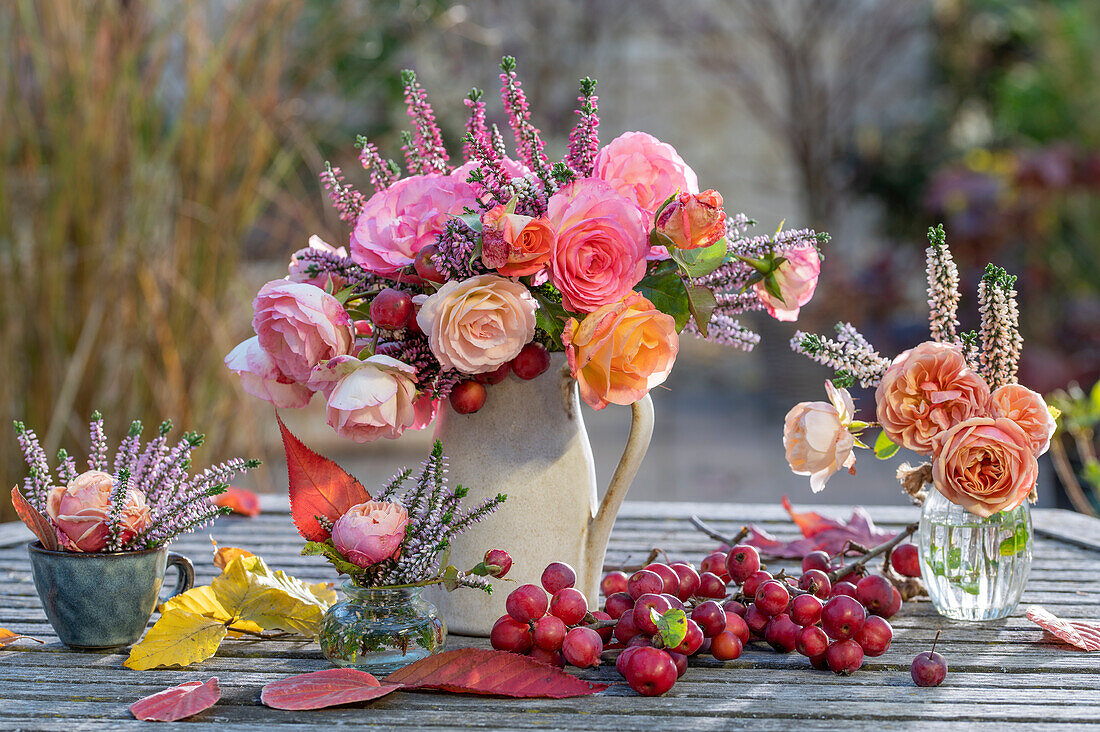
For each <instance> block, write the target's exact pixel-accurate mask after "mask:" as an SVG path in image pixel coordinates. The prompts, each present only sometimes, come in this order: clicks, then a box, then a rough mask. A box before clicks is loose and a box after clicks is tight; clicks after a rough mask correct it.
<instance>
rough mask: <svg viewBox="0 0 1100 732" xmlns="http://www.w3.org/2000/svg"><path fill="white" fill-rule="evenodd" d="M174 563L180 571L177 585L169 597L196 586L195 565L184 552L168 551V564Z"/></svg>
mask: <svg viewBox="0 0 1100 732" xmlns="http://www.w3.org/2000/svg"><path fill="white" fill-rule="evenodd" d="M173 565H175V567H176V569H177V570H178V571H179V575H178V578H177V579H176V587H175V589H174V590H172V594H170V595H169V596H168V598H171V597H175V596H176V595H178V594H180V593H182V592H187V591H188V590H190V589H191V588H192V587H194V586H195V567H194V565H192V564H191V560H190V559H188V558H187V557H185V556H183V555H182V554H176V553H175V552H168V566H169V567H171V566H173ZM168 598H165V599H168Z"/></svg>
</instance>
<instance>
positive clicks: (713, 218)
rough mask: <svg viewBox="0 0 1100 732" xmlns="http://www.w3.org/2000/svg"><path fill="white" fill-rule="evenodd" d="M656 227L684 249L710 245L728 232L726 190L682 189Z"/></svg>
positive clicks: (676, 245)
mask: <svg viewBox="0 0 1100 732" xmlns="http://www.w3.org/2000/svg"><path fill="white" fill-rule="evenodd" d="M656 229H657V232H658V233H660V234H663V235H664V236H666V237H668V239H669V241H671V242H672V245H673V246H675V247H678V248H680V249H700V248H702V247H709V246H710V245H712V244H714V243H716V242H717V241H718V240H719V239H721V238H722V237H723V236H725V235H726V212H725V211H724V210H723V209H722V194H721V193H719V192H718V191H703V192H702V193H680V194H679V195H678V196H676V198H674V199H673V200H672V201H671V202H670V203H669V204H668V205H667V206H665V207H664V208H663V209H662V210H661V213H660V215H658V216H657V222H656ZM815 279H816V278H815Z"/></svg>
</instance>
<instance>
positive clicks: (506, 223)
mask: <svg viewBox="0 0 1100 732" xmlns="http://www.w3.org/2000/svg"><path fill="white" fill-rule="evenodd" d="M481 225H482V261H483V262H484V263H485V265H486V266H491V267H493V268H495V269H496V271H497V272H499V273H500V274H502V275H504V276H505V277H525V276H527V275H533V274H535V273H536V272H538V271H540V270H542V269H545V268H546V265H547V262H549V260H550V250H551V249H553V247H554V230H553V229H552V228H550V222H549V221H547V220H546V219H536V218H534V217H532V216H524V215H522V214H517V213H509V212H508V210H507V208H506V207H505V206H496V207H494V208H492V209H490V210H488V211H486V212H485V213H483V214H482V215H481Z"/></svg>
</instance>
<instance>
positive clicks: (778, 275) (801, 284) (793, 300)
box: [753, 244, 821, 322]
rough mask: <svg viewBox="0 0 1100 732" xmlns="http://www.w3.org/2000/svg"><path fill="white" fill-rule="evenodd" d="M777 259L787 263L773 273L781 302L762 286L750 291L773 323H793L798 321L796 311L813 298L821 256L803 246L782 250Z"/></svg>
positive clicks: (807, 246) (811, 246) (812, 248)
mask: <svg viewBox="0 0 1100 732" xmlns="http://www.w3.org/2000/svg"><path fill="white" fill-rule="evenodd" d="M780 256H782V257H786V259H787V261H786V262H784V263H783V264H781V265H779V268H778V269H776V271H775V281H776V283H777V284H778V285H779V292H780V293H781V294H782V295H783V297H782V299H780V298H777V297H776V296H775V295H773V294H771V293H770V292H768V290H767V288H766V287H765V286H764V283H763V282H757V283H756V284H755V285H753V290H754V291H755V292H756V296H757V297H759V298H760V301H761V302H762V303H764V309H766V310H767V311H768V315H770V316H772V317H773V318H775V319H776V320H781V321H788V322H793V321H795V320H798V311H799V309H800V308H801V307H802V306H803V305H805V304H806V303H808V302H809V301H810V300H811V299H812V298H813V296H814V290H816V289H817V279H818V277H819V276H820V275H821V255H820V254H819V253H818V251H817V249H816V248H815V247H814V246H813V245H812V244H804V245H802V246H797V247H793V248H791V249H787V250H784V251H782V252H780Z"/></svg>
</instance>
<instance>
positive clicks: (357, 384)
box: [309, 355, 416, 442]
mask: <svg viewBox="0 0 1100 732" xmlns="http://www.w3.org/2000/svg"><path fill="white" fill-rule="evenodd" d="M309 383H310V386H312V387H313V388H315V389H317V390H318V391H322V392H324V394H325V398H326V405H325V416H326V418H327V422H328V424H329V426H330V427H332V428H333V429H334V430H336V434H338V435H340V436H341V437H345V438H347V439H350V440H354V441H355V442H373V441H374V440H377V439H378V438H379V437H385V438H386V439H388V440H393V439H396V438H398V437H400V436H401V433H403V432H404V431H405V430H406V429H408V428H409V427H411V426H412V425H413V424H414V422H415V421H416V410H415V408H414V406H413V404H414V402H415V401H416V369H414V368H413V367H412V366H410V365H408V364H406V363H402V362H401V361H398V360H397V359H395V358H390V357H389V356H382V355H376V356H371V357H370V358H368V359H366V360H364V361H360V360H359V359H357V358H355V357H354V356H338V357H336V358H334V359H332V360H331V361H328V362H327V363H324V364H320V365H319V366H317V367H316V368H315V369H314V370H313V374H312V375H311V376H310V381H309Z"/></svg>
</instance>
